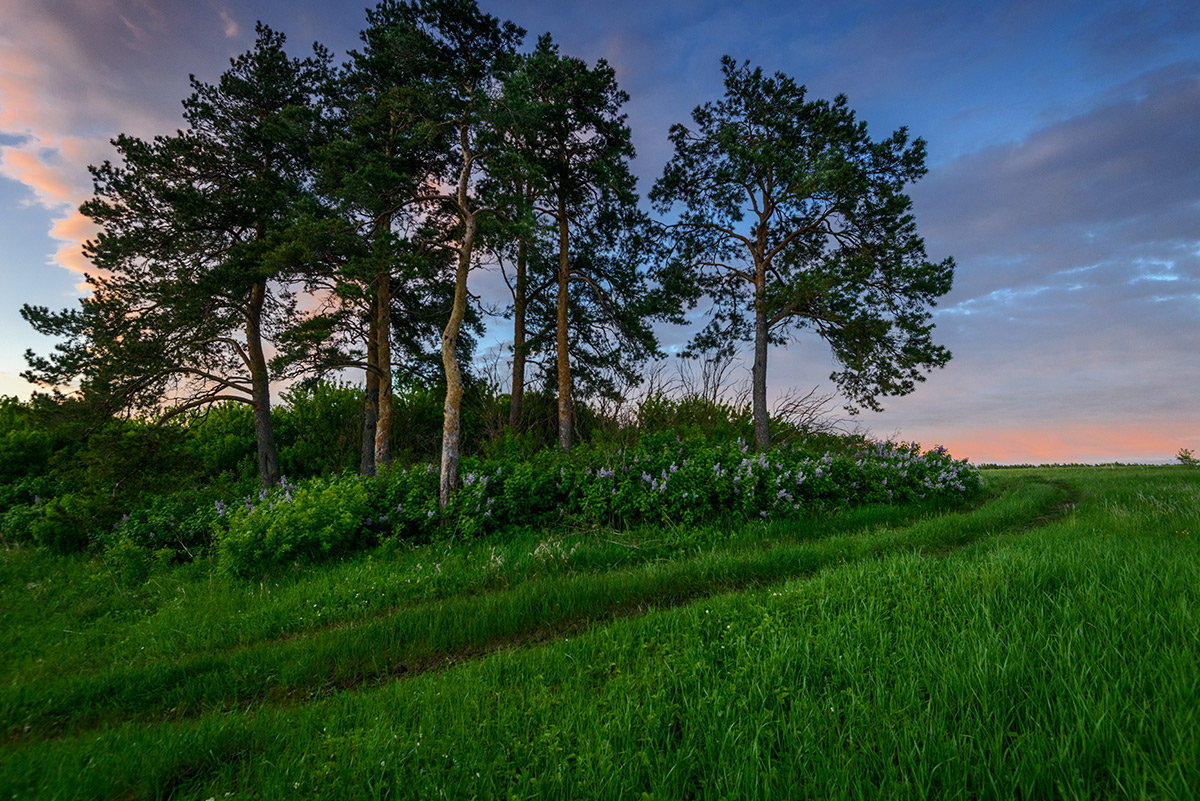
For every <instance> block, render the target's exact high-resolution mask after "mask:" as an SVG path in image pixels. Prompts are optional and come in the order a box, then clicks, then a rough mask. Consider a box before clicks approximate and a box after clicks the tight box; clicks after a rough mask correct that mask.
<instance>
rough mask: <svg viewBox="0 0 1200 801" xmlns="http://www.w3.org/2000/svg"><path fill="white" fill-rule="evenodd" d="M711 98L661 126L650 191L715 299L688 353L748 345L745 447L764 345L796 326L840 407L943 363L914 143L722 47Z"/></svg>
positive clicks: (921, 164)
mask: <svg viewBox="0 0 1200 801" xmlns="http://www.w3.org/2000/svg"><path fill="white" fill-rule="evenodd" d="M721 70H722V72H723V74H724V76H725V96H724V97H723V98H722V99H721V100H719V101H717V102H715V103H705V104H704V105H701V106H698V107H697V108H696V109H695V111H693V113H692V127H690V128H689V127H687V126H684V125H674V126H672V128H671V133H670V139H671V142H672V144H673V145H674V148H675V152H674V155H673V156H672V157H671V160H670V161H669V162H668V164H667V166H666V167H665V169H664V172H663V175H662V177H661V178H660V179H659V180H658V182H657V183H656V184H655V185H654V188H653V189H652V190H651V193H650V198H651V200H653V201H654V203H655V204H656V207H657V208H658V210H659V211H660V212H662V213H664V214H665V213H669V212H671V211H673V210H675V209H676V208H678V209H680V211H679V220H678V223H676V224H675V225H674V226H673V227H672V232H673V243H672V247H673V251H672V258H673V259H674V260H675V261H676V262H677V263H678V264H679V265H680V266H681V267H684V268H686V269H688V270H689V271H691V273H692V275H693V278H694V280H695V281H696V283H697V285H698V286H699V287H700V288H702V289H704V290H705V291H706V292H707V293H708V294H709V295H710V296H711V297H712V298H713V300H714V301H715V304H716V305H715V310H714V315H713V319H712V322H711V323H710V325H709V326H708V327H707V328H706V329H705V330H704V331H702V332H701V333H700V334H698V335H697V336H696V338H695V341H694V347H696V348H698V349H701V350H716V351H721V350H725V351H728V350H729V349H731V348H732V347H733V343H736V342H737V341H740V340H749V341H752V342H754V348H755V351H754V352H755V359H754V367H753V377H752V384H753V404H754V422H755V438H754V442H755V445H756V447H758V448H760V449H762V448H765V447H766V446H767V445H768V443H769V436H768V422H767V407H766V403H767V398H766V371H767V348H768V346H769V345H779V344H784V343H785V342H786V341H787V339H788V336H789V334H790V332H793V331H803V330H811V331H813V332H815V333H816V334H817V335H819V336H820V337H821V338H823V339H824V340H825V341H827V342H828V343H829V344H830V346H831V347H832V350H833V355H834V357H835V358H836V359H837V361H838V362H839V363H840V364H841V365H842V367H843V368H844V369H842V370H841V371H839V372H835V373H834V374H833V375H832V376H831V378H832V379H833V380H834V381H835V382H837V384H838V386H839V387H840V388H841V390H842V392H843V393H844V395H845V396H846V398H847V401H848V405H847V408H848V409H850V410H851V411H854V410H856V409H857V408H859V407H865V408H868V409H876V410H877V409H879V408H880V404H879V401H878V398H879V397H881V396H889V395H905V394H908V393H909V392H912V391H913V389H914V386H915V383H916V382H919V381H923V380H924V375H923V372H924V371H926V370H929V369H932V368H934V367H940V366H942V365H944V364H945V363H946V362H947V361H948V360H949V358H950V353H949V351H947V350H946V349H945V348H943V347H941V346H938V345H934V344H933V340H932V336H931V333H932V329H933V325H932V323H930V314H929V312H928V307H930V306H932V305H933V304H934V303H935V302H936V300H937V298H939V297H940V296H942V295H944V294H945V293H946V292H948V291H949V290H950V283H951V279H952V275H953V269H954V263H953V261H952V260H950V259H947V260H945V261H943V262H940V263H937V264H934V263H930V262H927V261H926V260H925V246H924V242H923V241H922V239H921V238H920V237H919V236H918V235H917V232H916V223H915V221H914V219H913V217H912V214H911V208H912V203H911V201H910V199H909V198H908V196H907V195H906V194H904V188H905V185H906V184H907V183H908V182H911V181H914V180H916V179H918V178H920V177H921V176H922V175H923V174H924V173H925V143H924V142H923V141H922V140H920V139H916V140H914V141H911V142H910V141H909V138H908V132H907V131H906V130H905V129H903V128H901V129H899V130H897V131H896V132H895V133H893V134H892V135H891V136H890V137H888V138H886V139H883V140H880V141H877V142H876V141H872V140H871V138H870V137H869V136H868V134H867V127H866V124H865V123H862V122H859V121H857V120H856V119H855V117H854V112H853V111H851V110H850V108H849V106H848V104H847V101H846V98H845V97H844V96H838V97H837V98H835V99H834V100H833V101H832V102H829V101H825V100H808V99H807V93H806V90H805V87H803V86H800V85H797V84H796V83H795V81H793V80H792V79H791V78H789V77H788V76H786V75H783V74H781V73H776V74H775V75H774V76H772V77H768V76H766V75H764V73H763V71H762V70H761V69H751V68H750V66H749V64H748V63H747V64H741V65H739V64H737V63H736V62H735V61H734V60H733V59H732V58H729V57H728V56H726V57H725V58H724V59H722V62H721Z"/></svg>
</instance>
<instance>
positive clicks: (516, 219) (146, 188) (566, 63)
mask: <svg viewBox="0 0 1200 801" xmlns="http://www.w3.org/2000/svg"><path fill="white" fill-rule="evenodd" d="M524 37H525V32H524V31H523V30H522V29H521V28H519V27H518V26H516V25H515V24H513V23H512V22H507V21H502V20H499V19H497V18H495V17H493V16H491V15H489V14H487V13H485V12H483V11H481V10H480V9H479V7H478V6H477V5H476V3H475V0H413V2H396V1H395V0H384V2H381V3H380V4H379V5H378V6H376V7H375V8H374V9H371V10H369V11H368V12H367V17H366V27H365V28H364V30H363V32H362V34H361V47H360V48H359V49H357V50H354V51H352V52H350V53H349V54H347V56H346V59H345V60H344V62H342V63H340V64H338V63H335V60H334V58H333V56H332V55H331V54H330V53H329V52H328V51H327V50H326V49H324V48H323V47H321V46H320V45H317V46H315V47H314V50H313V53H312V55H310V56H308V57H307V58H303V59H298V58H295V57H292V56H289V55H288V54H287V52H286V51H285V39H284V36H283V35H282V34H280V33H277V32H276V31H273V30H272V29H270V28H268V27H266V26H265V25H263V24H260V25H259V26H258V28H257V39H256V42H255V44H254V47H253V48H252V49H251V50H250V51H248V52H247V53H245V54H243V55H241V56H239V57H237V58H235V59H233V60H232V61H231V64H230V68H229V69H228V70H227V71H226V72H225V73H224V74H223V75H222V76H221V77H220V79H219V80H218V81H217V83H216V84H213V85H209V84H205V83H203V82H201V81H199V80H197V79H195V78H193V79H192V86H193V93H192V95H191V96H190V97H188V98H187V99H186V100H184V102H183V107H184V110H183V118H184V122H185V124H186V127H185V128H184V129H182V130H179V131H177V132H175V133H173V134H164V135H162V136H157V137H155V138H154V139H152V140H150V141H145V140H141V139H138V138H135V137H131V136H125V135H122V136H120V137H118V138H117V139H116V140H115V141H114V146H115V148H116V151H117V156H118V159H117V161H116V162H105V163H104V164H102V165H100V166H98V167H93V168H92V174H93V178H94V185H95V191H94V197H93V198H92V199H91V200H89V201H88V202H86V203H85V204H84V205H83V207H82V211H83V213H84V214H85V215H87V216H88V217H89V218H90V219H91V220H92V221H94V222H95V223H96V224H97V225H98V227H99V229H100V233H99V235H98V236H97V237H96V238H95V239H94V240H93V241H91V242H89V243H88V244H87V246H86V252H87V255H88V256H89V258H90V259H91V261H92V263H93V265H94V266H95V273H94V274H93V275H90V276H88V278H87V281H88V284H89V285H90V287H91V290H92V291H91V294H90V295H89V296H88V297H87V298H85V299H83V300H82V301H81V302H80V304H79V306H78V308H73V309H66V310H62V311H53V310H50V309H47V308H43V307H34V306H28V305H27V306H25V307H24V308H23V309H22V314H23V315H24V317H25V318H26V319H27V320H28V321H29V322H30V323H31V324H32V325H33V326H34V328H36V329H37V330H38V331H40V332H42V333H44V334H48V335H51V336H54V337H56V338H58V339H59V344H58V345H56V347H55V349H54V351H53V353H51V354H49V355H38V354H34V353H29V354H28V361H29V370H28V371H27V372H26V373H25V376H26V377H27V378H28V379H29V380H31V381H33V382H35V383H37V384H39V385H42V386H48V387H54V388H61V387H65V386H69V385H73V386H77V387H78V391H77V393H76V394H75V396H74V398H73V399H72V400H71V401H70V404H73V406H72V408H81V409H87V410H89V411H88V414H91V415H99V416H105V415H107V416H110V417H111V416H121V415H134V416H136V417H139V418H144V419H155V420H163V419H170V418H172V417H175V416H185V417H186V416H188V415H195V414H198V413H200V412H201V411H202V410H203V409H205V408H206V407H213V408H224V407H223V406H222V404H228V403H230V402H232V403H236V404H244V405H245V406H247V407H249V408H250V409H251V410H252V412H253V421H254V437H255V442H256V453H257V455H256V460H257V461H256V464H257V474H258V480H259V482H260V483H261V485H262V487H263V488H271V487H274V486H276V485H277V484H278V483H279V480H280V475H281V469H280V453H279V446H278V440H277V436H276V432H275V430H274V427H273V423H272V419H273V418H272V410H271V388H272V386H278V382H281V381H299V382H300V386H307V385H313V382H315V381H318V380H319V379H323V378H327V377H330V376H338V375H354V374H355V373H357V374H358V375H360V376H361V377H362V379H361V381H362V383H363V384H364V385H365V390H364V391H363V392H362V397H361V403H362V408H361V410H359V412H358V413H357V414H356V415H355V417H354V421H355V423H354V424H355V425H356V426H358V425H360V426H361V428H360V432H361V438H360V440H359V442H358V443H357V444H356V446H355V453H356V454H357V458H355V459H354V462H355V466H356V468H357V470H358V471H359V472H361V473H363V474H365V475H373V474H375V473H376V471H379V470H381V469H383V468H384V467H386V466H387V465H388V464H389V463H390V462H392V461H393V460H394V459H395V454H393V453H392V451H391V445H392V443H394V442H395V441H396V435H395V430H394V429H395V427H396V425H397V420H396V417H395V410H396V402H395V397H396V393H397V392H421V391H424V388H429V387H433V388H435V394H436V395H437V396H438V397H439V398H440V400H441V407H442V408H441V435H440V453H441V457H440V471H439V475H440V481H439V499H440V505H441V506H442V508H445V507H446V506H447V504H449V503H450V502H451V499H452V497H453V496H454V494H455V492H456V490H457V489H458V487H459V462H460V454H461V451H462V447H463V442H462V437H463V403H464V396H465V395H466V393H467V392H468V390H469V384H470V383H471V381H472V380H473V379H472V376H471V375H470V365H471V361H472V358H473V354H474V350H475V347H476V343H477V339H478V336H479V334H480V333H481V332H482V330H483V328H482V326H483V319H484V314H485V313H486V312H487V310H486V309H484V308H483V307H482V305H481V304H480V303H479V299H478V298H477V297H476V296H475V295H473V293H472V291H471V282H470V280H469V279H470V276H471V274H472V272H473V271H474V270H476V269H478V268H480V267H481V266H485V265H489V264H490V265H496V266H498V267H499V268H500V269H501V270H502V271H503V274H504V277H505V281H506V282H507V283H508V286H509V289H510V290H511V293H512V304H511V307H510V308H509V310H508V312H509V314H510V315H511V318H512V325H513V329H512V345H511V347H512V372H511V382H512V384H511V391H510V392H509V393H508V398H507V399H508V407H507V416H506V418H507V419H506V423H507V426H508V427H509V428H510V429H511V430H512V431H514V432H519V431H521V430H522V429H523V428H524V427H525V426H527V425H528V422H529V415H528V409H527V408H526V398H527V390H528V389H529V388H530V387H531V382H533V381H536V380H537V379H538V378H540V379H541V380H542V381H543V382H544V384H543V387H542V390H541V393H540V394H538V395H537V397H538V398H548V397H549V398H553V400H554V403H555V406H556V414H557V420H556V433H557V437H556V440H557V444H558V447H559V448H560V449H562V450H563V451H568V450H570V449H571V448H572V447H573V445H574V440H575V431H576V429H577V427H578V423H579V411H578V403H579V402H580V401H581V400H582V399H586V398H589V397H610V398H612V397H615V396H616V395H617V394H618V393H619V392H620V390H621V388H622V387H623V386H628V385H632V384H634V383H636V382H637V381H638V380H639V379H640V377H641V374H642V372H643V370H644V367H645V365H646V363H647V361H648V360H649V359H650V358H651V357H653V356H657V355H661V353H660V348H659V343H658V341H657V338H656V336H655V326H656V325H658V324H660V323H663V322H672V323H676V324H679V323H683V322H684V321H685V319H686V318H685V316H684V313H685V312H686V311H688V310H689V309H693V308H695V307H696V306H697V305H698V304H700V303H705V304H708V307H709V308H710V309H711V311H710V312H709V314H710V321H709V324H708V325H707V327H705V328H704V329H703V330H701V331H699V332H697V333H696V334H695V336H694V338H693V340H692V344H691V347H692V349H693V351H694V352H697V353H699V352H708V353H717V354H729V353H732V352H734V350H735V349H736V348H737V346H738V343H739V342H742V341H751V342H753V343H754V344H753V347H754V363H753V372H752V398H753V405H752V411H753V422H754V445H755V447H756V448H757V449H760V450H765V449H766V448H768V447H769V445H770V435H769V430H768V422H769V421H768V413H767V354H768V350H769V346H770V345H772V344H782V343H784V342H785V341H787V338H788V337H789V336H790V335H792V334H794V333H799V332H801V331H806V330H807V331H812V332H814V333H815V334H816V335H817V336H819V337H820V338H822V339H823V340H825V341H826V342H827V343H828V344H829V345H830V346H831V348H832V352H833V355H834V357H835V359H836V360H837V362H838V363H839V364H840V365H841V366H842V369H841V370H840V371H839V372H836V373H835V374H834V375H833V376H832V378H833V379H834V380H835V381H836V383H837V384H838V386H839V388H840V389H841V390H842V392H843V394H844V396H845V398H846V400H847V404H848V405H847V408H849V409H851V410H854V409H857V408H860V407H863V408H870V409H878V408H879V404H880V402H879V399H880V398H882V397H886V396H891V395H903V394H906V393H908V392H911V391H912V390H913V389H914V387H915V384H916V382H919V381H921V380H923V378H924V373H925V372H926V371H928V370H930V369H932V368H934V367H940V366H942V365H944V364H945V363H946V362H947V360H948V359H949V358H950V354H949V352H948V351H946V349H945V348H943V347H940V346H938V345H935V344H934V343H933V341H932V329H933V326H932V324H931V322H930V312H929V309H930V307H931V306H933V305H934V303H935V302H936V300H937V299H938V298H939V297H940V296H942V295H943V294H945V293H946V292H947V291H949V289H950V283H951V278H952V274H953V263H952V262H951V261H950V260H946V261H943V262H941V263H930V262H928V261H927V260H926V256H925V251H924V245H923V242H922V240H921V238H920V237H919V236H918V235H917V233H916V228H915V223H914V220H913V217H912V214H911V203H910V201H909V199H908V197H907V195H906V194H905V186H906V185H907V184H908V183H910V182H911V181H913V180H916V179H918V178H919V177H920V176H921V175H922V174H923V173H924V171H925V165H924V161H925V151H924V143H923V142H922V141H921V140H920V139H916V140H910V139H909V137H908V135H907V133H906V132H905V131H904V130H903V129H901V130H899V131H896V132H895V133H894V134H892V135H891V136H890V137H887V138H885V139H882V140H879V141H875V140H872V139H871V138H870V137H869V136H868V133H867V129H866V125H865V124H864V123H862V122H860V121H857V120H856V119H855V117H854V113H853V112H852V111H851V110H850V109H849V108H848V107H847V103H846V99H845V98H844V97H838V98H836V99H835V100H834V101H832V102H827V101H823V100H817V101H813V100H809V99H807V97H806V93H805V89H804V87H803V86H799V85H797V84H796V83H795V82H794V81H793V80H792V79H791V78H789V77H787V76H784V75H780V74H776V75H774V76H767V75H765V74H764V73H763V72H762V71H761V70H760V69H755V68H751V66H750V65H749V64H738V63H737V62H735V61H733V60H732V59H729V58H726V59H725V60H724V61H723V62H722V70H723V73H724V79H725V85H724V96H723V97H722V98H721V99H719V100H717V101H715V102H709V103H705V104H703V105H701V106H699V107H697V108H696V110H695V112H694V113H693V115H692V122H691V124H690V125H685V124H679V125H676V126H674V127H672V129H671V132H670V141H671V143H672V145H673V146H674V154H673V155H672V157H671V159H670V161H669V163H668V164H667V165H666V168H665V171H664V172H663V174H662V176H661V178H659V180H658V181H657V182H656V183H655V185H654V187H653V189H652V191H651V192H650V195H649V199H650V201H651V202H652V203H653V205H654V208H655V209H656V210H657V211H658V212H659V213H660V214H661V215H663V216H664V217H665V218H666V219H665V221H657V222H656V221H653V220H651V219H650V217H649V216H648V215H647V214H646V212H645V211H644V210H643V208H642V204H641V198H640V197H639V195H638V193H637V189H636V181H635V178H634V176H633V172H632V169H631V166H630V164H631V161H632V159H633V157H634V149H633V146H632V144H631V133H630V130H629V127H628V126H627V124H626V118H625V116H624V114H623V113H622V107H623V105H624V104H625V103H626V102H627V100H628V97H627V95H626V94H625V93H624V92H623V91H622V90H621V89H620V87H619V86H618V84H617V79H616V73H615V71H614V70H613V69H612V67H611V66H609V65H608V64H607V63H605V62H604V61H603V60H601V61H599V62H597V63H596V64H594V65H589V64H588V63H586V62H585V61H583V60H581V59H578V58H575V57H572V56H569V55H564V54H563V53H561V52H560V49H559V46H558V45H557V44H555V43H554V41H553V40H552V38H551V37H550V35H549V34H546V35H543V36H541V37H540V38H539V39H538V40H537V42H536V44H535V45H534V47H533V48H532V50H529V51H522V49H521V48H522V43H523V41H524ZM530 365H535V366H537V367H539V368H540V369H539V370H538V371H537V375H531V371H530V370H529V367H530ZM347 371H351V372H347ZM535 389H536V387H535ZM418 405H420V404H418ZM409 406H410V407H411V406H412V404H409ZM14 413H15V412H14ZM347 419H348V418H347ZM410 424H411V421H410ZM339 447H344V443H342V445H340V446H339Z"/></svg>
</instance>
